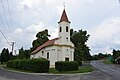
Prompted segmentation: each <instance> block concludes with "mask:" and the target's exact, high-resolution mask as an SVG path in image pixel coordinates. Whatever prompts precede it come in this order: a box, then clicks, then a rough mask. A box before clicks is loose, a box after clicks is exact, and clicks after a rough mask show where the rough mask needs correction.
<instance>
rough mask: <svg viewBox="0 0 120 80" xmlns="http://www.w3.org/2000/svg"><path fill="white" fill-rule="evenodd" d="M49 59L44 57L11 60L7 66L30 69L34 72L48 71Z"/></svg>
mask: <svg viewBox="0 0 120 80" xmlns="http://www.w3.org/2000/svg"><path fill="white" fill-rule="evenodd" d="M49 63H50V62H49V61H48V60H46V59H43V58H40V59H24V60H10V61H8V62H7V67H9V68H15V69H20V70H28V71H33V72H48V71H49Z"/></svg>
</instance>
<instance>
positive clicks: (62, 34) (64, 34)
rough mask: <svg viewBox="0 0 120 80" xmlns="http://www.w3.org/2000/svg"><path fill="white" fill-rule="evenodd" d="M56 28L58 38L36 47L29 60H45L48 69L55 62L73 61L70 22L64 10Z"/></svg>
mask: <svg viewBox="0 0 120 80" xmlns="http://www.w3.org/2000/svg"><path fill="white" fill-rule="evenodd" d="M58 26H59V36H58V38H55V39H52V40H49V41H47V42H45V43H44V44H43V45H41V46H39V47H37V48H36V50H34V51H33V52H32V53H31V56H30V58H31V59H32V58H46V59H48V60H49V61H50V67H54V66H55V62H56V61H74V44H73V43H72V42H71V41H70V21H69V20H68V17H67V14H66V11H65V9H64V10H63V13H62V16H61V19H60V21H59V22H58Z"/></svg>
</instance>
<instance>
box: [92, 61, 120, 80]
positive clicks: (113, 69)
mask: <svg viewBox="0 0 120 80" xmlns="http://www.w3.org/2000/svg"><path fill="white" fill-rule="evenodd" d="M91 65H92V66H94V67H95V68H97V69H99V70H101V71H102V72H104V73H105V74H107V75H108V76H109V80H120V66H116V65H113V64H110V65H108V64H104V63H103V62H102V61H92V62H91Z"/></svg>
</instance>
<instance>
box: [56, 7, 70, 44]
mask: <svg viewBox="0 0 120 80" xmlns="http://www.w3.org/2000/svg"><path fill="white" fill-rule="evenodd" d="M70 23H71V22H70V21H69V20H68V17H67V14H66V11H65V9H64V10H63V13H62V16H61V18H60V21H59V22H58V25H59V38H60V42H61V43H62V44H67V43H68V42H70Z"/></svg>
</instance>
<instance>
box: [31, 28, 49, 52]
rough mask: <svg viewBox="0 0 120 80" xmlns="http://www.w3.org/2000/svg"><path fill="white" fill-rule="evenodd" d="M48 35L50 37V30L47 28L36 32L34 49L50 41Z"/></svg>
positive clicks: (33, 43)
mask: <svg viewBox="0 0 120 80" xmlns="http://www.w3.org/2000/svg"><path fill="white" fill-rule="evenodd" d="M48 37H50V35H49V34H48V30H47V29H45V30H43V31H40V32H38V33H37V34H36V38H37V39H36V40H34V41H33V42H32V48H31V49H32V50H34V49H36V48H37V47H38V46H40V45H42V44H43V43H45V42H46V41H48V40H49V39H48Z"/></svg>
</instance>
